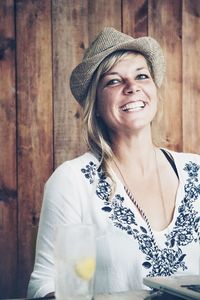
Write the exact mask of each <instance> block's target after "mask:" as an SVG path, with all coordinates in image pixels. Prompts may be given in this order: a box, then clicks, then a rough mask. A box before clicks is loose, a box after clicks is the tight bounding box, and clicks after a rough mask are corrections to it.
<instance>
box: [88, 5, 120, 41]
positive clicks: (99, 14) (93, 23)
mask: <svg viewBox="0 0 200 300" xmlns="http://www.w3.org/2000/svg"><path fill="white" fill-rule="evenodd" d="M88 15H89V18H88V32H89V43H91V42H92V41H93V39H94V38H95V37H96V36H97V35H98V34H99V33H100V31H102V30H103V29H104V27H107V26H108V27H114V28H115V29H117V30H121V28H122V24H121V23H122V22H121V20H122V11H121V1H120V0H109V1H107V0H101V1H98V0H88Z"/></svg>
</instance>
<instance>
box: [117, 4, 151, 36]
mask: <svg viewBox="0 0 200 300" xmlns="http://www.w3.org/2000/svg"><path fill="white" fill-rule="evenodd" d="M122 12H123V16H122V29H123V32H124V33H126V34H129V35H131V36H133V37H134V38H137V37H141V36H147V35H148V1H147V0H132V1H130V0H122Z"/></svg>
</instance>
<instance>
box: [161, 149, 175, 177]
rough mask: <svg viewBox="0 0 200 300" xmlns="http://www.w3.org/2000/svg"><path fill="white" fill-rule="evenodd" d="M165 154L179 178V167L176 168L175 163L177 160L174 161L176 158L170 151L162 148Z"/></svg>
mask: <svg viewBox="0 0 200 300" xmlns="http://www.w3.org/2000/svg"><path fill="white" fill-rule="evenodd" d="M160 150H161V151H162V152H163V154H164V155H165V157H166V158H167V160H168V162H169V163H170V165H171V166H172V168H173V170H174V172H175V173H176V176H177V177H178V178H179V176H178V171H177V168H176V165H175V162H174V159H173V157H172V155H171V153H169V152H168V151H166V150H164V149H162V148H161V149H160Z"/></svg>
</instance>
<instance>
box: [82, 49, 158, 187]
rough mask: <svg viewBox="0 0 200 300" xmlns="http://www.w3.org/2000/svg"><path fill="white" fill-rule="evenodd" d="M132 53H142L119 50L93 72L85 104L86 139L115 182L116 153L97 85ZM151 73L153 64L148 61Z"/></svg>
mask: <svg viewBox="0 0 200 300" xmlns="http://www.w3.org/2000/svg"><path fill="white" fill-rule="evenodd" d="M130 53H135V54H136V55H137V54H140V53H138V52H133V51H132V52H131V51H127V50H126V51H124V50H121V51H117V52H114V53H112V54H110V55H109V56H108V57H106V58H105V59H104V60H103V62H102V63H101V64H100V65H99V67H98V69H97V70H96V72H95V73H94V74H93V77H92V81H91V83H90V86H89V90H88V93H87V97H86V99H85V102H84V104H83V129H84V137H85V141H86V143H87V145H88V147H89V149H90V150H91V151H92V152H93V153H94V154H95V155H96V156H97V157H98V158H99V159H100V165H101V167H102V168H103V171H104V172H105V174H106V175H107V176H108V177H110V178H111V179H112V182H113V183H114V180H113V176H112V171H111V167H110V162H111V161H112V160H113V157H114V153H113V151H112V146H111V141H110V138H109V134H108V130H107V127H106V125H105V123H104V121H103V120H102V119H101V118H100V117H99V116H98V112H97V101H96V97H97V86H98V83H99V80H100V79H101V78H102V76H103V75H104V74H105V73H106V72H108V71H109V70H110V69H111V68H112V67H113V66H114V65H115V64H117V63H118V62H119V61H120V60H122V59H123V58H124V57H126V56H127V55H129V54H130ZM147 64H148V68H149V70H150V73H151V75H153V74H152V70H151V65H150V64H149V62H148V61H147Z"/></svg>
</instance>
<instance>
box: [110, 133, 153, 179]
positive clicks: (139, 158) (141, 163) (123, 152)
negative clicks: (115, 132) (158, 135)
mask: <svg viewBox="0 0 200 300" xmlns="http://www.w3.org/2000/svg"><path fill="white" fill-rule="evenodd" d="M112 149H113V152H114V155H115V162H116V163H117V164H118V165H119V166H120V167H121V168H123V169H124V170H128V169H130V168H134V170H135V171H136V173H137V174H138V175H141V176H144V175H145V173H148V171H151V170H152V169H153V168H155V146H154V145H153V142H152V138H151V135H145V136H143V137H142V136H141V135H140V136H133V137H131V138H130V137H129V138H123V139H121V138H117V137H115V139H114V142H113V147H112Z"/></svg>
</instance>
